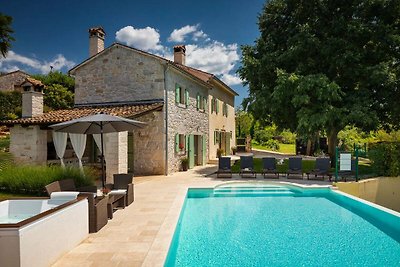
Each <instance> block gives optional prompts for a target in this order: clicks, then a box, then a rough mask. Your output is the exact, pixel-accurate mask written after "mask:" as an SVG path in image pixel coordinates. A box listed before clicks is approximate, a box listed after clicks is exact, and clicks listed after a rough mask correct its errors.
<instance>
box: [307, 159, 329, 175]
mask: <svg viewBox="0 0 400 267" xmlns="http://www.w3.org/2000/svg"><path fill="white" fill-rule="evenodd" d="M330 168H331V162H330V159H329V158H317V159H316V160H315V169H313V170H312V171H310V172H308V173H307V180H309V179H319V178H318V176H319V177H320V179H321V180H322V181H323V180H324V178H325V176H328V177H329V180H330V179H331V177H332V174H331V172H330Z"/></svg>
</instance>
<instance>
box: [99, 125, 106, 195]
mask: <svg viewBox="0 0 400 267" xmlns="http://www.w3.org/2000/svg"><path fill="white" fill-rule="evenodd" d="M100 140H101V183H102V185H103V188H105V187H106V185H105V177H104V140H103V123H102V122H100Z"/></svg>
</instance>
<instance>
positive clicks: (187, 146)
mask: <svg viewBox="0 0 400 267" xmlns="http://www.w3.org/2000/svg"><path fill="white" fill-rule="evenodd" d="M188 151H189V135H185V152H186V154H187V153H188Z"/></svg>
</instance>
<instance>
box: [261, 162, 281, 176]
mask: <svg viewBox="0 0 400 267" xmlns="http://www.w3.org/2000/svg"><path fill="white" fill-rule="evenodd" d="M262 163H263V170H262V174H263V175H264V178H266V176H267V175H268V174H273V176H270V177H271V178H277V179H279V172H278V169H277V168H276V159H275V158H272V157H267V158H262Z"/></svg>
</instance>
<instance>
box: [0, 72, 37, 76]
mask: <svg viewBox="0 0 400 267" xmlns="http://www.w3.org/2000/svg"><path fill="white" fill-rule="evenodd" d="M17 72H19V73H22V74H25V75H28V76H30V75H29V74H28V73H26V72H23V71H22V70H15V71H12V72H9V73H3V74H1V75H0V77H3V76H7V75H10V74H14V73H17Z"/></svg>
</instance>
